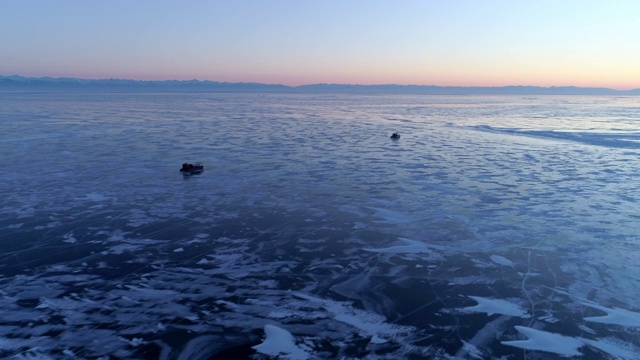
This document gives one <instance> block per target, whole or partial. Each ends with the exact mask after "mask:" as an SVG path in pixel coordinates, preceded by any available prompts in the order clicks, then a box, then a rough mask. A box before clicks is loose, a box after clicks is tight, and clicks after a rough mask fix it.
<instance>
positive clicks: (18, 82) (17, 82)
mask: <svg viewBox="0 0 640 360" xmlns="http://www.w3.org/2000/svg"><path fill="white" fill-rule="evenodd" d="M0 91H108V92H272V93H299V94H304V93H344V94H346V93H355V94H425V95H474V94H477V95H483V94H484V95H491V94H497V95H499V94H516V95H518V94H519V95H640V88H639V89H632V90H614V89H609V88H591V87H575V86H552V87H539V86H520V85H517V86H516V85H514V86H500V87H478V86H469V87H466V86H436V85H393V84H385V85H357V84H310V85H302V86H295V87H293V86H286V85H280V84H261V83H229V82H217V81H201V80H161V81H155V80H154V81H145V80H125V79H97V80H96V79H78V78H51V77H24V76H18V75H13V76H0Z"/></svg>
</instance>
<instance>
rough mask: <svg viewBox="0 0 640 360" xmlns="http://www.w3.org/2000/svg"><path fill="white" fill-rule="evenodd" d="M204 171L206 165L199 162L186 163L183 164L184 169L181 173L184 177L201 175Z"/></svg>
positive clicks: (181, 169)
mask: <svg viewBox="0 0 640 360" xmlns="http://www.w3.org/2000/svg"><path fill="white" fill-rule="evenodd" d="M202 171H204V165H202V164H201V163H199V162H197V163H195V164H190V163H184V164H182V168H180V172H181V173H183V174H184V175H192V174H199V173H201V172H202Z"/></svg>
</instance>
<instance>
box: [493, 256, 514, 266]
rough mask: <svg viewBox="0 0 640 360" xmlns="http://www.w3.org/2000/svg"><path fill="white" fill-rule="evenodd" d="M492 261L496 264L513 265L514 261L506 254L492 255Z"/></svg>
mask: <svg viewBox="0 0 640 360" xmlns="http://www.w3.org/2000/svg"><path fill="white" fill-rule="evenodd" d="M491 261H493V262H494V263H496V264H499V265H504V266H510V267H513V262H512V261H511V260H509V259H507V258H506V257H504V256H500V255H491Z"/></svg>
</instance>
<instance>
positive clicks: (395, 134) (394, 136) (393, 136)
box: [391, 132, 400, 140]
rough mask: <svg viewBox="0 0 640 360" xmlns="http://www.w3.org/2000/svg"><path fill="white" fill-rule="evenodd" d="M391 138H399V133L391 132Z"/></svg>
mask: <svg viewBox="0 0 640 360" xmlns="http://www.w3.org/2000/svg"><path fill="white" fill-rule="evenodd" d="M391 138H392V139H393V140H398V139H400V133H397V132H394V133H393V134H391Z"/></svg>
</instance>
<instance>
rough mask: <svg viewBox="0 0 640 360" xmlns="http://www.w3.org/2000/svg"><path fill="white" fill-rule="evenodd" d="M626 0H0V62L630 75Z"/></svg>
mask: <svg viewBox="0 0 640 360" xmlns="http://www.w3.org/2000/svg"><path fill="white" fill-rule="evenodd" d="M639 14H640V1H637V0H624V1H623V0H607V1H595V0H323V1H321V0H215V1H214V0H172V1H170V0H108V1H107V0H55V1H54V0H0V15H1V17H2V20H1V21H0V34H2V36H0V75H5V76H8V75H22V76H36V77H39V76H51V77H78V78H89V79H103V78H119V79H136V80H167V79H177V80H190V79H198V80H211V81H227V82H261V83H268V84H284V85H290V86H297V85H303V84H315V83H337V84H403V85H404V84H415V85H439V86H506V85H533V86H545V87H547V86H585V87H609V88H614V89H620V90H627V89H634V88H640V41H639V40H638V39H640V21H638V18H639V17H638V16H639Z"/></svg>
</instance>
